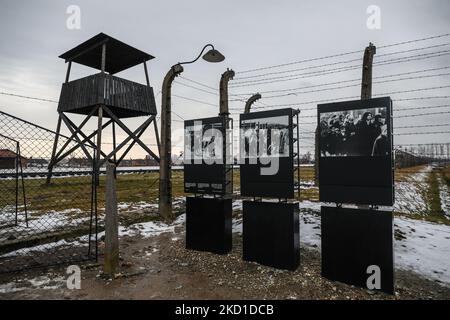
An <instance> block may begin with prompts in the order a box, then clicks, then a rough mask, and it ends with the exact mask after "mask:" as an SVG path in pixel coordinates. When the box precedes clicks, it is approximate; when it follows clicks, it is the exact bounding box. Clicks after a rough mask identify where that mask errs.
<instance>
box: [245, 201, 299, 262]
mask: <svg viewBox="0 0 450 320" xmlns="http://www.w3.org/2000/svg"><path fill="white" fill-rule="evenodd" d="M243 216H244V218H243V233H242V234H243V258H244V260H245V261H254V262H258V263H260V264H263V265H266V266H270V267H274V268H278V269H287V270H296V269H297V268H298V266H299V265H300V227H299V208H298V202H295V203H282V202H278V203H277V202H259V201H243Z"/></svg>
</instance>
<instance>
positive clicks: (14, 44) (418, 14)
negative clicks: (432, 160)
mask: <svg viewBox="0 0 450 320" xmlns="http://www.w3.org/2000/svg"><path fill="white" fill-rule="evenodd" d="M0 3H1V7H0V37H1V39H2V45H1V46H0V91H1V92H8V93H13V94H19V95H28V96H34V97H41V98H47V99H54V100H58V98H59V93H60V90H61V83H62V82H63V80H64V76H65V71H66V69H65V68H66V65H65V63H64V61H63V60H61V59H59V58H58V55H60V54H61V53H63V52H65V51H67V50H68V49H70V48H72V47H74V46H76V45H77V44H79V43H81V42H83V41H85V40H87V39H89V38H90V37H92V36H94V35H96V34H98V33H99V32H104V33H107V34H109V35H111V36H113V37H115V38H117V39H119V40H122V41H124V42H126V43H128V44H130V45H132V46H134V47H136V48H138V49H141V50H143V51H146V52H148V53H150V54H152V55H154V56H155V57H156V59H154V60H152V61H150V62H149V71H150V81H151V84H152V86H153V87H154V91H155V94H157V93H158V92H159V91H160V88H161V82H162V79H163V78H164V75H165V73H166V72H167V70H168V69H169V68H170V66H171V65H173V64H175V63H176V62H179V61H185V60H190V59H192V58H194V57H195V56H196V55H197V54H198V53H199V50H200V49H201V48H202V47H203V45H204V44H206V43H213V44H214V45H215V46H216V48H217V49H219V50H220V51H221V52H222V53H223V54H224V55H225V56H226V60H225V61H224V62H222V63H219V64H209V63H206V62H205V61H202V60H200V61H198V62H197V63H196V64H192V65H188V66H186V67H185V71H184V73H183V74H182V75H183V76H184V77H186V78H189V79H192V80H195V81H198V82H201V83H204V84H206V85H208V86H211V87H214V88H218V86H219V79H220V75H221V73H223V72H224V71H225V70H226V68H227V67H228V68H232V69H233V70H235V71H236V79H235V80H234V81H235V83H238V82H242V81H245V79H241V80H238V78H243V77H245V76H251V75H258V74H264V73H268V72H278V71H285V70H290V69H299V68H305V67H310V66H317V65H320V64H329V63H335V62H339V61H346V60H351V59H358V58H362V52H363V49H364V47H365V46H367V45H368V43H369V41H371V42H373V43H374V44H375V45H377V46H379V47H381V46H383V45H389V44H393V43H398V42H402V41H407V40H413V39H420V38H424V37H428V36H433V35H441V34H446V33H450V2H449V1H448V0H441V1H438V0H435V1H421V0H413V1H411V0H408V1H406V0H404V1H384V0H383V1H380V0H370V1H364V0H352V1H299V0H293V1H280V0H278V1H256V0H251V1H243V0H240V1H234V0H227V1H215V0H201V1H196V0H191V1H168V0H164V1H159V0H152V1H132V0H128V1H92V0H90V1H76V0H71V1H62V0H59V1H53V0H40V1H25V0H10V1H6V0H1V1H0ZM69 5H78V6H79V8H80V9H81V28H80V29H79V30H77V29H76V30H70V29H68V28H67V26H66V21H67V19H68V17H69V15H68V14H67V13H66V9H67V7H68V6H69ZM370 5H376V6H378V7H379V8H380V10H381V11H380V13H381V15H380V17H381V25H380V26H381V28H380V29H369V28H368V27H367V24H366V22H367V19H368V17H369V14H367V12H366V10H367V8H368V6H370ZM449 42H450V37H448V36H447V37H441V38H438V39H434V40H430V41H423V42H414V43H411V44H406V45H402V46H393V47H387V48H379V50H378V51H377V55H376V56H375V59H374V62H377V61H383V60H386V59H392V58H397V57H407V56H411V55H417V54H423V53H430V52H437V51H445V50H450V45H445V44H446V43H449ZM432 45H442V46H439V47H435V48H432V49H428V50H422V51H412V52H409V53H404V54H397V55H391V56H386V57H383V56H382V55H383V54H387V53H392V52H397V51H403V50H409V49H416V48H422V47H426V46H432ZM355 50H361V53H357V54H353V55H347V56H342V57H334V58H330V59H325V60H319V61H316V62H308V63H301V64H294V65H290V66H287V67H282V68H273V69H268V70H263V71H260V72H254V73H245V74H243V73H241V74H239V72H240V71H244V70H248V69H253V68H259V67H267V66H272V65H277V64H282V63H289V62H294V61H299V60H303V59H308V58H315V57H322V56H327V55H333V54H339V53H343V52H349V51H355ZM355 63H356V64H359V63H360V62H358V61H356V62H353V63H347V64H343V65H344V66H345V65H354V64H355ZM446 66H450V58H449V55H448V54H445V52H444V55H442V56H439V57H435V58H429V59H422V60H414V61H411V62H403V63H396V64H390V65H386V66H379V67H376V68H374V77H379V76H384V75H391V74H396V73H405V72H410V71H418V70H423V69H430V68H441V67H446ZM335 67H336V66H335ZM338 67H339V65H338ZM324 68H325V67H324ZM327 68H330V67H327ZM331 68H332V67H331ZM72 70H73V73H72V77H71V78H72V79H75V78H79V77H82V76H85V75H88V74H90V73H94V72H96V71H95V70H90V69H88V68H86V67H82V66H78V65H74V66H73V67H72ZM313 70H315V71H317V70H320V69H313ZM303 72H304V71H303ZM296 73H297V74H298V73H299V72H292V73H286V74H287V75H289V74H296ZM300 73H301V72H300ZM448 73H450V69H443V70H438V71H435V72H428V73H424V74H426V75H438V74H442V75H440V76H434V77H427V78H424V79H415V80H405V81H394V82H389V83H380V84H374V88H373V93H374V94H375V95H376V94H382V93H386V92H396V91H403V90H409V89H419V88H428V87H435V86H446V85H450V77H449V75H447V74H448ZM286 74H281V75H286ZM419 75H420V74H419ZM119 76H121V77H124V78H127V79H131V80H133V81H137V82H141V83H144V72H143V70H142V66H137V67H135V68H133V69H130V70H128V71H125V72H123V73H120V74H119ZM272 76H273V75H272ZM415 76H417V74H415ZM265 77H269V75H267V76H265ZM360 77H361V70H360V69H357V70H353V71H348V72H338V73H333V74H330V75H324V76H316V77H310V78H301V79H295V80H289V81H282V82H276V83H268V84H260V85H252V86H243V87H235V88H232V89H230V93H233V94H238V93H239V94H240V93H242V94H244V96H243V97H249V94H251V93H253V92H257V91H270V90H282V89H287V88H296V87H304V86H311V85H316V84H322V83H328V82H339V81H346V80H352V79H359V78H360ZM262 78H264V77H262ZM254 79H255V78H253V80H254ZM256 79H258V78H256ZM247 80H251V79H247ZM179 82H184V83H185V84H189V85H194V86H197V87H199V88H203V89H205V90H207V91H213V90H212V89H208V88H206V87H201V86H199V85H195V84H193V83H191V82H188V81H187V80H183V79H180V80H179ZM232 83H233V81H232V82H230V86H231V85H232ZM347 84H348V83H347ZM350 84H351V83H350ZM353 84H355V86H353V87H349V88H342V89H339V90H329V91H322V92H312V93H303V94H297V95H290V96H287V97H278V98H266V99H264V96H265V95H266V96H269V95H273V93H272V94H263V99H262V100H261V102H260V103H258V104H257V105H258V106H260V107H261V106H264V105H273V104H289V103H299V105H298V107H299V108H311V107H314V106H315V104H302V103H301V102H306V101H314V100H320V99H334V98H336V99H338V98H341V97H347V96H359V95H360V87H359V86H358V85H357V82H353ZM173 93H174V94H176V95H180V96H185V97H190V98H192V99H196V100H200V101H204V102H207V103H210V104H215V105H216V106H217V107H214V106H210V105H206V104H200V103H196V102H192V101H187V100H183V99H181V98H176V97H174V98H173V110H174V111H175V112H176V113H177V114H178V115H179V116H180V117H181V118H184V119H194V118H199V117H208V116H215V115H217V113H218V111H219V108H218V96H216V95H214V94H211V93H207V92H203V91H200V90H195V89H192V88H188V87H185V86H182V85H181V84H174V88H173ZM445 95H450V88H442V89H437V90H429V91H419V92H415V93H399V94H392V95H391V96H392V98H393V99H394V100H396V99H405V98H414V97H426V96H445ZM234 98H235V97H230V99H234ZM449 101H450V100H449V99H426V100H410V101H398V102H395V101H394V110H395V108H403V107H422V106H435V105H443V104H449ZM263 104H264V105H263ZM157 105H158V109H159V106H160V96H159V95H158V96H157ZM56 107H57V106H56V104H54V103H48V102H38V101H32V100H25V99H19V98H15V97H10V96H5V95H0V110H2V111H5V112H8V113H12V114H14V115H17V116H19V117H23V118H25V119H27V120H31V121H35V122H37V123H38V124H40V125H43V126H45V127H49V128H51V129H54V128H55V127H56V120H57V112H56ZM230 107H231V108H233V109H239V110H243V108H244V103H243V102H240V101H233V102H231V103H230ZM446 110H447V111H448V110H450V108H443V109H442V108H441V109H428V110H425V111H427V112H431V111H433V112H438V111H446ZM414 112H415V113H420V110H414V111H411V113H414ZM234 113H237V111H234ZM303 114H304V115H305V116H307V115H315V111H314V110H310V111H305V112H304V113H303ZM402 114H403V115H404V114H407V113H405V112H403V113H402ZM394 115H395V111H394ZM234 117H235V119H236V120H237V119H238V118H237V116H236V115H234ZM75 119H80V118H79V117H78V118H76V117H75ZM173 119H180V118H179V117H178V116H177V115H173ZM314 120H315V119H314V118H310V119H307V118H305V119H304V120H302V121H303V122H305V123H308V122H311V121H314ZM141 121H142V119H135V120H131V121H130V126H136V125H137V124H138V123H140V122H141ZM418 123H421V124H430V127H429V128H418V129H412V130H410V131H433V130H435V131H440V130H444V131H445V129H446V131H448V129H449V128H448V127H433V126H432V125H433V124H445V123H450V114H449V113H447V114H441V115H435V116H424V117H411V118H403V119H402V120H400V119H398V120H395V122H394V124H395V126H398V127H401V126H407V125H414V124H418ZM180 126H182V123H181V122H177V123H174V128H180ZM313 127H314V125H311V124H305V125H304V126H302V129H303V130H304V131H310V130H312V129H313ZM92 128H93V126H92V127H91V129H92ZM394 130H395V127H394ZM395 132H397V133H400V132H409V131H408V130H405V129H399V130H395ZM306 136H307V135H306ZM306 136H305V137H306ZM174 138H176V137H174ZM106 140H108V138H106ZM147 140H148V141H150V140H149V139H148V138H147ZM305 141H306V140H305ZM449 141H450V137H449V135H448V134H438V135H420V136H419V135H414V136H397V137H396V138H395V143H396V144H402V143H424V142H449ZM307 146H308V142H307V141H306V142H305V143H304V147H305V148H307ZM305 150H306V149H305Z"/></svg>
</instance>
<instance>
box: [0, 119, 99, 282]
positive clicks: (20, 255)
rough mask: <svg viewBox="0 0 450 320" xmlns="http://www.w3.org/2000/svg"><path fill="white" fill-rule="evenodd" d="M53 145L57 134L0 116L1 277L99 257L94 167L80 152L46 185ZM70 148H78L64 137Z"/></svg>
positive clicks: (63, 163)
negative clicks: (5, 273) (5, 274)
mask: <svg viewBox="0 0 450 320" xmlns="http://www.w3.org/2000/svg"><path fill="white" fill-rule="evenodd" d="M54 141H55V133H54V132H52V131H50V130H48V129H45V128H42V127H40V126H37V125H35V124H33V123H30V122H27V121H25V120H22V119H19V118H17V117H15V116H12V115H10V114H7V113H4V112H1V111H0V187H1V193H0V273H3V272H11V271H17V270H22V269H28V268H32V267H42V266H49V265H56V264H60V263H70V262H76V261H83V260H90V259H95V258H96V256H97V241H96V236H95V235H96V231H97V222H98V220H97V214H96V210H95V209H96V208H95V205H94V191H95V190H94V185H93V171H92V168H93V167H92V165H93V164H92V162H91V161H90V160H89V159H88V158H87V157H86V154H85V153H84V152H81V150H79V149H78V151H74V152H73V153H72V154H71V156H70V157H69V158H67V159H66V160H64V161H61V162H60V163H58V164H57V165H56V166H55V168H54V170H53V174H54V177H53V179H52V181H51V183H50V184H48V183H47V181H46V178H47V175H48V165H49V162H50V159H51V156H52V149H53V144H54ZM66 142H68V143H69V145H68V147H69V148H71V147H73V146H75V145H76V144H77V143H76V142H75V141H70V140H68V138H67V137H64V136H60V140H59V142H58V143H59V144H61V145H62V144H64V143H66ZM86 149H87V150H89V151H90V152H92V156H93V154H94V150H93V149H92V148H89V146H86Z"/></svg>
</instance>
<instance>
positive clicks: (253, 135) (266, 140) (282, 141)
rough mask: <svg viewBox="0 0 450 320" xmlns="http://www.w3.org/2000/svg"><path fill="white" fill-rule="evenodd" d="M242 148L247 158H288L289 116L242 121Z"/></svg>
mask: <svg viewBox="0 0 450 320" xmlns="http://www.w3.org/2000/svg"><path fill="white" fill-rule="evenodd" d="M241 147H243V149H244V150H243V154H244V157H245V158H257V157H267V156H270V157H288V156H289V116H278V117H267V118H259V119H249V120H242V121H241Z"/></svg>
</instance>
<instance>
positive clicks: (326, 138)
mask: <svg viewBox="0 0 450 320" xmlns="http://www.w3.org/2000/svg"><path fill="white" fill-rule="evenodd" d="M389 148H390V141H389V136H388V123H387V108H385V107H384V108H370V109H356V110H345V111H337V112H326V113H321V114H320V156H321V157H346V156H372V157H376V156H386V155H388V154H389Z"/></svg>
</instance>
